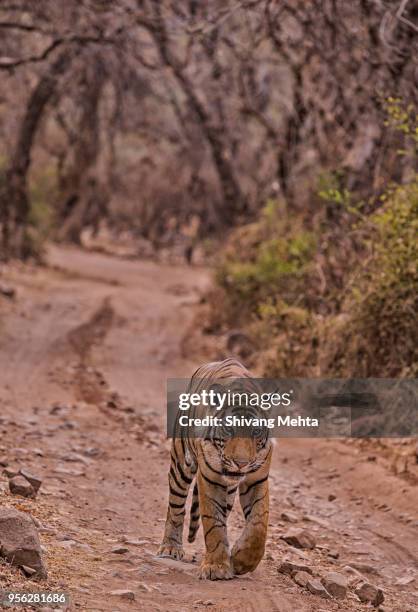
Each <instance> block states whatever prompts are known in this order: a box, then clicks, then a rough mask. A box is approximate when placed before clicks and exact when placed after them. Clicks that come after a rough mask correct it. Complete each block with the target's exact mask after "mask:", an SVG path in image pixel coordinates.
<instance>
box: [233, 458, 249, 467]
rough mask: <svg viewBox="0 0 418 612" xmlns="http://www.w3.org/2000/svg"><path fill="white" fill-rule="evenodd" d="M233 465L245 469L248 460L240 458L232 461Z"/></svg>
mask: <svg viewBox="0 0 418 612" xmlns="http://www.w3.org/2000/svg"><path fill="white" fill-rule="evenodd" d="M234 463H235V464H236V465H237V466H238V467H239V468H243V467H245V466H246V465H248V463H249V461H248V459H244V458H242V457H241V458H237V459H234Z"/></svg>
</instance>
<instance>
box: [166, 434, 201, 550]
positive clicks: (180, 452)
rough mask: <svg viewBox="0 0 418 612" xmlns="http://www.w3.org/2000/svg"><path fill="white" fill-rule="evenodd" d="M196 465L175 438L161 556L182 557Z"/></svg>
mask: <svg viewBox="0 0 418 612" xmlns="http://www.w3.org/2000/svg"><path fill="white" fill-rule="evenodd" d="M195 469H196V468H195V467H194V465H193V464H192V463H188V462H187V460H186V457H185V454H184V447H183V445H182V441H181V440H173V443H172V446H171V465H170V472H169V474H168V485H169V500H168V510H167V519H166V522H165V529H164V537H163V541H162V543H161V546H160V548H159V550H158V553H157V554H158V556H159V557H171V558H172V559H182V558H183V557H184V550H183V524H184V515H185V505H186V499H187V493H188V491H189V487H190V485H191V483H192V480H193V476H194V472H195Z"/></svg>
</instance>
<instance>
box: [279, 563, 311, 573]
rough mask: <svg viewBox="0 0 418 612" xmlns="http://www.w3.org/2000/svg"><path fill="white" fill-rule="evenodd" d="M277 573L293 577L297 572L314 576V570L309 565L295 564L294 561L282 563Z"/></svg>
mask: <svg viewBox="0 0 418 612" xmlns="http://www.w3.org/2000/svg"><path fill="white" fill-rule="evenodd" d="M277 571H278V572H280V573H281V574H289V576H292V575H293V574H294V573H295V572H307V573H308V574H312V570H311V568H310V567H308V566H307V565H303V564H302V563H293V561H288V560H285V561H282V563H280V565H279V567H278V568H277Z"/></svg>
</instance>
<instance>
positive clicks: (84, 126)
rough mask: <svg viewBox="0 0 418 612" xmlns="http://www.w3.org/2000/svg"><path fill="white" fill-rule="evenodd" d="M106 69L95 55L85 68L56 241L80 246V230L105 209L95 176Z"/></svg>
mask: <svg viewBox="0 0 418 612" xmlns="http://www.w3.org/2000/svg"><path fill="white" fill-rule="evenodd" d="M105 82H106V70H105V67H104V65H103V61H102V60H101V58H100V57H99V56H97V57H96V59H95V61H91V62H89V64H87V65H86V66H85V88H86V92H85V95H84V96H83V108H82V113H81V118H80V123H79V125H78V126H77V134H78V135H79V138H78V140H77V142H76V143H75V147H74V151H73V157H72V160H71V163H70V166H69V169H68V170H67V172H66V174H65V175H64V176H62V177H61V185H60V194H59V202H58V213H57V217H58V224H57V225H58V228H59V229H58V238H59V239H60V240H69V241H71V242H75V243H76V244H79V243H80V239H81V238H80V236H81V232H82V230H83V227H85V226H86V225H90V226H93V227H94V226H97V224H98V222H99V218H98V217H99V216H100V215H104V214H105V212H106V207H107V199H108V195H107V190H106V188H104V186H103V185H101V183H100V181H99V180H98V179H97V177H96V176H95V165H96V161H97V158H98V155H99V149H100V117H99V110H100V108H99V107H100V98H101V94H102V91H103V87H104V85H105Z"/></svg>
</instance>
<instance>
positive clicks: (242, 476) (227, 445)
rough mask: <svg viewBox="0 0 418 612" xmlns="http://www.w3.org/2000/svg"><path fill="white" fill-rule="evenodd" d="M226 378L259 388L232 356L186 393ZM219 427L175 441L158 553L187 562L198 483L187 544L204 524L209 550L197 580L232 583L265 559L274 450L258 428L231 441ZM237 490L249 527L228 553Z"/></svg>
mask: <svg viewBox="0 0 418 612" xmlns="http://www.w3.org/2000/svg"><path fill="white" fill-rule="evenodd" d="M225 379H229V380H230V379H245V381H248V384H249V385H250V386H251V385H254V384H255V382H253V379H252V377H251V374H250V372H249V371H248V370H247V369H246V368H245V367H244V366H243V365H242V364H241V363H240V362H239V361H237V360H236V359H232V358H228V359H225V360H224V361H218V362H212V363H208V364H206V365H203V366H202V367H200V368H198V369H197V370H196V371H195V373H194V374H193V376H192V378H191V381H190V384H189V388H188V391H189V392H191V393H194V392H199V390H201V389H202V388H203V387H205V388H207V387H208V385H212V384H216V383H218V384H219V383H222V381H223V380H225ZM253 391H254V388H253ZM218 429H219V428H212V430H209V431H206V432H205V435H204V436H203V437H199V438H190V437H187V436H179V437H173V440H172V445H171V462H170V470H169V473H168V484H169V502H168V510H167V518H166V522H165V529H164V536H163V540H162V543H161V546H160V548H159V550H158V553H157V554H158V555H159V556H160V557H170V558H172V559H177V560H181V559H182V558H183V556H184V550H183V523H184V518H185V504H186V499H187V496H188V492H189V489H190V487H191V485H192V483H193V481H194V487H193V493H192V502H191V507H190V524H189V534H188V541H189V542H194V541H195V539H196V534H197V532H198V529H199V525H200V520H201V522H202V525H203V531H204V539H205V548H206V551H205V555H204V557H203V560H202V563H201V565H200V569H199V578H200V579H207V580H229V579H231V578H233V577H234V576H235V575H240V574H245V573H247V572H251V571H253V570H255V569H256V567H257V566H258V564H259V563H260V561H261V559H262V557H263V556H264V550H265V542H266V536H267V526H268V516H269V484H268V478H269V470H270V463H271V457H272V450H273V447H272V442H271V440H270V438H269V436H268V432H267V430H266V429H262V428H258V429H256V430H255V431H254V433H252V435H251V436H249V437H245V438H244V437H233V436H232V435H231V431H230V429H231V428H225V427H222V428H221V431H218ZM228 429H229V431H228ZM237 490H239V499H240V505H241V508H242V511H243V514H244V517H245V527H244V529H243V532H242V534H241V536H240V537H239V539H238V540H237V542H236V543H235V544H234V546H233V548H232V551H230V548H229V544H228V537H227V519H228V516H229V514H230V512H231V509H232V507H233V504H234V499H235V494H236V492H237Z"/></svg>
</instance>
